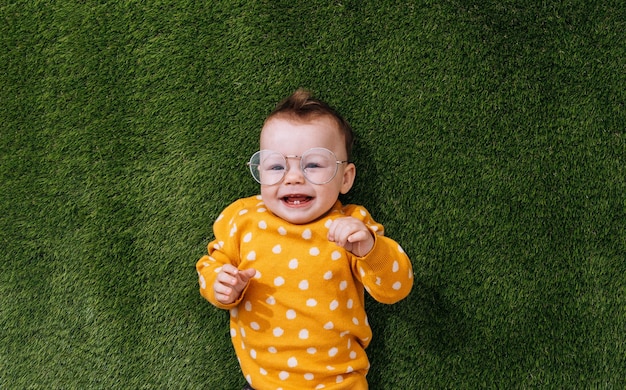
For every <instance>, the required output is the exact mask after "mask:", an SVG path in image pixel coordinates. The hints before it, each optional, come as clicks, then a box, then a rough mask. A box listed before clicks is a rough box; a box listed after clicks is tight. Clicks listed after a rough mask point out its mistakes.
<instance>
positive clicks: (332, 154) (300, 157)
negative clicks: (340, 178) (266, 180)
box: [246, 147, 351, 186]
mask: <svg viewBox="0 0 626 390" xmlns="http://www.w3.org/2000/svg"><path fill="white" fill-rule="evenodd" d="M316 149H321V150H324V151H326V152H328V153H330V154H331V156H333V158H334V159H335V161H334V162H335V172H334V173H333V175H332V176H331V178H330V179H328V180H327V181H325V182H323V183H315V182H312V181H311V180H310V179H309V178H308V176H307V174H306V171H305V167H303V166H302V157H303V156H304V155H306V154H307V153H309V152H310V151H312V150H316ZM261 152H271V153H276V154H279V155H281V156H282V157H283V159H284V160H285V163H286V164H287V166H286V168H289V159H290V158H292V159H299V160H300V163H299V164H298V165H300V172H302V176H303V177H304V178H305V179H306V180H307V181H308V182H309V183H311V184H314V185H324V184H328V183H330V182H331V181H333V179H334V178H335V177H336V176H337V172H338V171H339V165H340V164H350V163H351V162H350V160H338V159H337V155H336V154H335V152H333V151H332V150H330V149H326V148H322V147H316V148H310V149H307V150H305V151H304V153H302V154H301V155H300V156H298V155H296V154H288V155H285V154H282V153H280V152H277V151H275V150H271V149H261V150H258V151H256V152H254V153H253V154H252V156H250V160H249V161H248V162H247V163H246V165H247V166H248V168H249V169H250V174H251V175H252V178H253V179H254V180H255V181H256V182H257V183H259V184H261V185H263V186H275V185H276V184H279V183H281V182H282V181H283V180H285V176H287V169H285V171H284V172H283V176H282V177H281V178H280V180H278V181H277V182H276V183H273V184H263V183H261V181H260V180H259V179H257V178H256V176H255V175H254V173H253V171H252V166H253V165H257V166H258V165H259V164H253V163H252V158H253V157H254V156H256V155H257V154H259V153H261Z"/></svg>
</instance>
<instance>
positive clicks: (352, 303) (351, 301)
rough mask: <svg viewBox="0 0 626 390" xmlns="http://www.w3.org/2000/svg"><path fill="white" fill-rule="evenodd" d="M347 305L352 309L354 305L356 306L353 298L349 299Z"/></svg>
mask: <svg viewBox="0 0 626 390" xmlns="http://www.w3.org/2000/svg"><path fill="white" fill-rule="evenodd" d="M346 306H347V307H348V309H352V306H354V301H353V300H352V299H348V303H347V305H346Z"/></svg>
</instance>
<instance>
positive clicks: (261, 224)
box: [259, 221, 267, 230]
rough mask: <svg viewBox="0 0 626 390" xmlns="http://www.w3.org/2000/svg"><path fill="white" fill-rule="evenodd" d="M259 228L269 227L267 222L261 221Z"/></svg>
mask: <svg viewBox="0 0 626 390" xmlns="http://www.w3.org/2000/svg"><path fill="white" fill-rule="evenodd" d="M259 228H261V229H263V230H265V229H267V222H265V221H259Z"/></svg>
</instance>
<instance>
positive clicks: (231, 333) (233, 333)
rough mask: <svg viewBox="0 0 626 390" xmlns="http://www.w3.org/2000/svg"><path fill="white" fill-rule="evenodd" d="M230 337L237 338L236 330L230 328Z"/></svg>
mask: <svg viewBox="0 0 626 390" xmlns="http://www.w3.org/2000/svg"><path fill="white" fill-rule="evenodd" d="M230 337H237V329H235V328H230Z"/></svg>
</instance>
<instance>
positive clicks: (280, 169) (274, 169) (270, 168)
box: [268, 165, 285, 171]
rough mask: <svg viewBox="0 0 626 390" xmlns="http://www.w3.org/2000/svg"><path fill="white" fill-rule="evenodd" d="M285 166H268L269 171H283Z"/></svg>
mask: <svg viewBox="0 0 626 390" xmlns="http://www.w3.org/2000/svg"><path fill="white" fill-rule="evenodd" d="M284 169H285V167H284V166H283V165H271V166H269V167H268V171H282V170H284Z"/></svg>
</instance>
